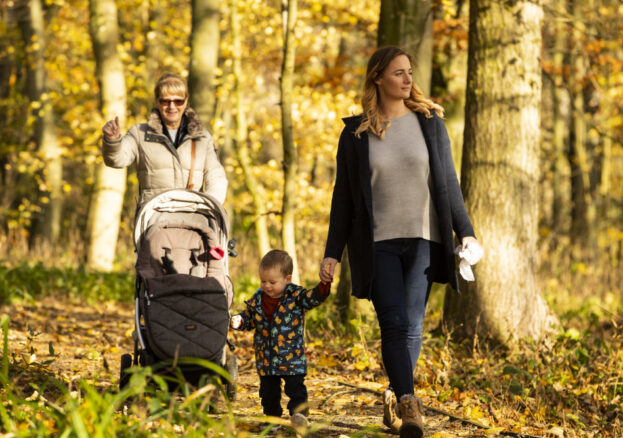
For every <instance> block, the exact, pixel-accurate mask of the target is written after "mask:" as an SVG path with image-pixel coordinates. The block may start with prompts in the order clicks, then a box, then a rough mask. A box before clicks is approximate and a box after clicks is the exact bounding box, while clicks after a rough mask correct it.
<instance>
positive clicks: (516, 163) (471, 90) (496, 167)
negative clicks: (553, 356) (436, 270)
mask: <svg viewBox="0 0 623 438" xmlns="http://www.w3.org/2000/svg"><path fill="white" fill-rule="evenodd" d="M542 14H543V12H542V9H541V6H540V4H539V3H535V2H533V1H528V0H523V1H516V2H512V3H511V2H505V3H501V2H497V1H495V0H471V1H470V27H469V58H468V59H469V61H468V74H467V95H466V107H465V139H464V146H463V160H462V172H461V175H462V177H461V182H462V187H463V190H464V193H465V202H466V206H467V210H468V212H469V213H470V217H471V219H472V220H473V222H474V227H475V229H476V233H477V235H478V238H479V240H480V242H481V243H482V245H483V246H484V248H485V257H484V258H483V259H482V260H481V261H480V262H479V263H478V265H476V266H475V271H476V272H475V275H476V281H475V282H472V283H467V282H465V281H462V280H461V281H460V287H461V292H462V293H461V294H456V293H454V292H452V291H449V292H447V293H446V299H445V305H444V323H445V324H446V325H447V326H448V327H449V328H450V330H451V332H453V333H454V335H456V336H458V337H459V338H463V337H479V338H481V339H486V340H490V341H493V342H499V343H503V344H510V343H512V342H514V341H515V340H517V339H518V338H524V337H532V338H534V339H539V338H544V337H546V335H547V334H548V332H549V330H550V328H551V327H552V325H553V324H554V323H555V321H556V319H555V317H554V316H553V314H552V312H551V310H550V309H549V307H548V306H547V304H546V303H545V301H544V299H543V297H542V296H541V295H540V294H539V293H538V290H537V284H536V269H537V245H536V243H537V222H538V211H537V205H538V197H537V188H538V176H539V169H538V155H539V129H540V120H539V102H540V96H541V66H540V62H539V56H538V54H539V53H540V52H541V34H540V32H541V17H542ZM476 339H477V338H476Z"/></svg>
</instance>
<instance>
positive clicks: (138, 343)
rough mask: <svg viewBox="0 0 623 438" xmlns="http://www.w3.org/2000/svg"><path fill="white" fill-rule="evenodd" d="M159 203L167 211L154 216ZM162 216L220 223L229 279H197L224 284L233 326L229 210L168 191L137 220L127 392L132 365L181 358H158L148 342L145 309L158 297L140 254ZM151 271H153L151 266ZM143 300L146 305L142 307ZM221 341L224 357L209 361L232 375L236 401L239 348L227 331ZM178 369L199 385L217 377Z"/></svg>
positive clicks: (124, 365) (124, 376) (124, 375)
mask: <svg viewBox="0 0 623 438" xmlns="http://www.w3.org/2000/svg"><path fill="white" fill-rule="evenodd" d="M169 201H170V202H169ZM159 202H162V203H163V205H164V207H162V206H160V207H159V209H158V210H157V211H158V213H152V212H151V211H150V210H149V209H150V208H153V207H154V205H156V206H157V205H158V203H159ZM185 203H186V204H185ZM193 203H195V204H198V205H191V204H193ZM204 203H205V204H207V206H206V205H204ZM187 204H188V205H187ZM160 213H161V214H162V216H163V217H170V215H169V214H170V213H191V214H194V213H197V214H204V215H209V216H210V221H211V220H212V219H214V221H215V222H217V226H216V228H218V229H217V231H216V240H217V242H218V245H219V247H220V246H221V245H223V246H225V245H224V244H226V247H227V250H226V251H222V253H223V254H222V255H223V256H224V257H223V259H222V264H223V266H224V274H225V275H224V276H221V277H220V278H219V279H220V280H221V281H219V282H217V280H214V279H212V278H211V277H210V275H209V274H210V272H207V273H205V277H202V275H204V274H203V272H202V274H200V275H195V276H199V277H201V278H205V279H206V281H208V280H209V281H211V282H212V284H220V286H221V287H222V291H223V293H224V294H225V299H226V300H227V326H228V325H229V324H228V322H229V317H230V315H229V309H230V307H231V302H232V299H233V285H232V284H231V280H230V278H229V275H228V256H230V257H235V256H236V251H235V250H234V247H235V240H233V239H232V240H229V241H227V237H228V223H227V214H226V212H225V210H224V209H223V208H222V206H221V205H220V203H218V201H216V200H215V199H213V198H211V197H210V196H209V195H206V194H203V193H199V192H194V191H191V190H185V189H174V190H169V191H166V192H163V193H161V194H159V195H157V196H156V197H154V198H153V199H152V200H150V201H149V202H148V203H146V204H145V205H144V206H143V207H142V208H141V209H140V210H139V211H138V212H137V215H136V218H135V230H134V242H135V247H136V251H137V274H136V281H135V300H134V302H135V330H134V333H133V339H134V355H133V357H132V355H130V354H124V355H123V356H122V358H121V375H120V383H119V384H120V387H121V388H123V387H124V386H125V385H127V383H128V382H129V377H130V375H129V373H128V372H127V369H128V368H129V367H131V366H132V365H140V366H146V365H154V364H157V363H159V362H160V361H163V360H170V359H173V360H175V359H176V358H177V350H176V353H175V355H172V354H171V353H169V354H168V355H166V356H163V353H162V352H160V353H159V354H156V351H155V350H154V348H156V346H155V345H151V344H150V340H149V339H148V338H149V336H147V330H148V327H147V324H148V321H147V315H146V314H145V312H144V309H143V306H144V305H145V302H146V305H147V306H149V305H150V297H153V296H154V295H153V294H149V293H147V288H148V287H149V284H148V283H149V280H150V279H148V278H143V276H142V275H141V272H143V271H141V267H140V266H139V265H140V263H141V261H140V260H139V257H138V256H139V250H140V246H141V245H142V244H145V242H144V241H143V240H144V235H145V234H147V231H148V230H150V228H151V227H159V223H158V220H159V218H158V214H160ZM167 215H169V216H167ZM173 228H174V227H173ZM210 229H211V227H210ZM157 230H158V228H156V231H157ZM195 231H197V230H195ZM202 239H203V235H202ZM204 249H206V250H207V249H208V248H204ZM165 257H166V256H165ZM152 258H153V257H152ZM163 262H164V260H163ZM206 263H207V262H206ZM142 267H143V269H144V268H145V265H144V264H143V265H142ZM147 268H148V270H149V266H148V267H147ZM208 271H210V269H209V268H208ZM165 274H168V272H166V273H165ZM176 275H177V276H180V274H177V273H176ZM191 275H194V274H191ZM180 277H181V278H182V280H183V279H184V278H187V279H188V280H192V278H189V277H190V276H188V275H181V276H180ZM160 278H164V277H162V275H161V274H160ZM176 278H177V277H176ZM203 283H205V281H202V280H200V279H196V281H195V280H193V281H191V284H194V286H195V287H199V286H197V285H201V284H203ZM225 283H226V284H225ZM228 288H229V289H228ZM165 295H166V294H165ZM182 295H185V294H184V293H182ZM216 295H218V292H217V293H216ZM216 295H215V296H216ZM142 300H143V303H142ZM223 317H224V315H221V319H222V318H223ZM141 318H142V321H141ZM221 325H222V321H221ZM221 341H222V347H219V348H220V351H221V352H220V353H218V354H220V359H218V358H216V357H215V356H214V357H212V358H210V359H206V360H209V361H210V362H212V363H215V364H217V365H219V366H221V367H223V368H225V369H226V370H227V371H228V372H229V374H230V377H231V379H230V380H228V381H227V382H226V385H225V386H226V391H227V395H228V397H229V399H230V400H233V399H235V397H236V385H237V379H238V365H237V359H236V356H235V355H233V354H231V353H230V354H228V352H227V347H229V349H230V351H233V350H234V348H235V347H234V346H233V344H232V343H231V342H230V341H229V340H228V339H227V331H225V336H224V339H221V340H217V341H216V342H221ZM178 347H179V345H178ZM156 350H157V348H156ZM186 357H197V356H193V355H191V356H186ZM178 366H179V368H180V369H181V371H182V374H183V375H184V377H185V379H186V380H187V381H189V382H190V383H193V384H195V385H197V384H199V383H200V379H201V377H202V376H204V375H213V374H214V373H213V372H212V371H210V370H208V369H206V368H205V367H201V366H199V365H188V364H179V365H178Z"/></svg>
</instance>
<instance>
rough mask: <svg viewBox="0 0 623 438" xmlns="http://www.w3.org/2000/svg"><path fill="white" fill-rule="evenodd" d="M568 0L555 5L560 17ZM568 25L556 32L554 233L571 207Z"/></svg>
mask: <svg viewBox="0 0 623 438" xmlns="http://www.w3.org/2000/svg"><path fill="white" fill-rule="evenodd" d="M565 3H566V0H557V1H556V4H555V8H556V14H557V16H560V17H562V16H563V15H564V14H565ZM565 28H566V24H565V23H564V22H563V20H562V19H557V20H556V21H555V30H554V35H553V38H554V56H553V59H552V63H553V72H552V77H553V84H552V87H553V103H552V105H553V108H554V112H553V118H554V126H553V129H554V132H553V133H552V145H553V152H554V159H553V160H552V189H553V196H552V204H553V205H552V218H551V228H552V232H553V233H555V234H559V233H560V231H561V230H562V225H563V223H564V222H565V220H564V218H565V217H567V215H565V214H564V213H563V209H564V208H565V206H566V205H568V191H567V192H566V193H565V190H564V189H565V187H566V185H565V184H564V183H563V181H564V180H568V166H567V164H566V153H565V151H566V149H567V148H566V145H567V140H568V135H567V134H568V128H567V127H568V126H569V112H570V111H569V94H568V93H567V81H566V80H565V76H564V74H563V68H564V64H565V58H566V57H567V56H566V55H567V53H566V52H567V49H566V47H567V44H568V33H567V32H565Z"/></svg>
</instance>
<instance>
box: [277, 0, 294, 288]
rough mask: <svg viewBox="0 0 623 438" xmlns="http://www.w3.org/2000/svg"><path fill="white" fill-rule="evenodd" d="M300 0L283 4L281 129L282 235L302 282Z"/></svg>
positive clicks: (287, 1) (286, 1)
mask: <svg viewBox="0 0 623 438" xmlns="http://www.w3.org/2000/svg"><path fill="white" fill-rule="evenodd" d="M296 8H297V0H284V3H283V64H282V66H281V80H280V86H281V132H282V136H283V176H284V181H283V205H282V210H281V238H282V241H283V249H284V250H285V251H287V252H288V254H290V256H291V257H292V261H293V262H294V272H293V274H292V281H293V282H294V283H298V282H299V272H298V261H297V257H296V235H295V225H296V224H295V217H296V175H297V162H298V154H297V150H296V145H295V144H294V135H293V131H292V89H293V83H294V25H295V23H296Z"/></svg>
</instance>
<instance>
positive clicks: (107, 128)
mask: <svg viewBox="0 0 623 438" xmlns="http://www.w3.org/2000/svg"><path fill="white" fill-rule="evenodd" d="M102 134H104V137H105V138H106V140H113V141H115V140H119V139H120V138H121V132H120V129H119V117H115V118H114V120H109V121H107V122H106V124H105V125H104V127H103V128H102Z"/></svg>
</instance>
